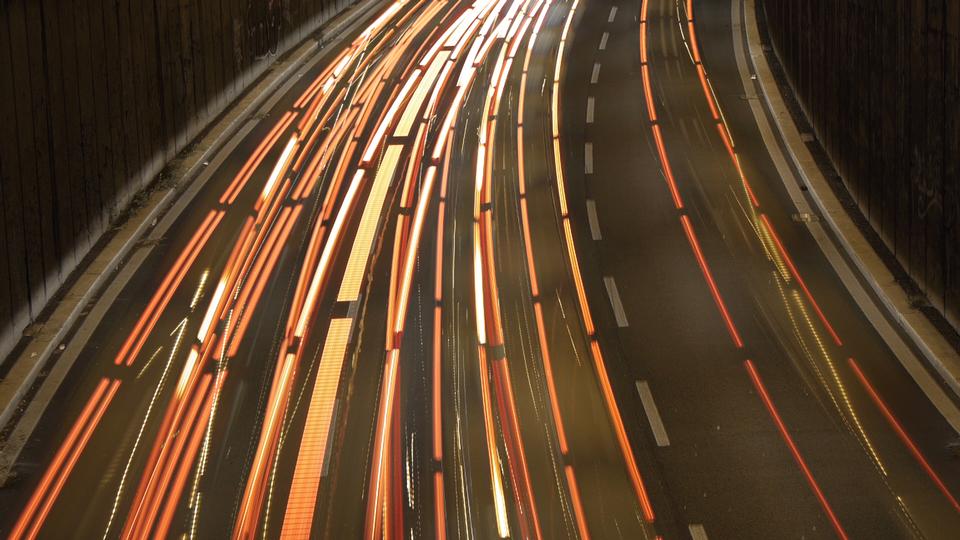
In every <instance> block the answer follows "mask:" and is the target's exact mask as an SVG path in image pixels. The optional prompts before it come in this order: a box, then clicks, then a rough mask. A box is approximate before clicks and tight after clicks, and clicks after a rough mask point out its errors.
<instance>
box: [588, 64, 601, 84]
mask: <svg viewBox="0 0 960 540" xmlns="http://www.w3.org/2000/svg"><path fill="white" fill-rule="evenodd" d="M598 80H600V64H599V63H594V64H593V74H591V75H590V84H597V81H598Z"/></svg>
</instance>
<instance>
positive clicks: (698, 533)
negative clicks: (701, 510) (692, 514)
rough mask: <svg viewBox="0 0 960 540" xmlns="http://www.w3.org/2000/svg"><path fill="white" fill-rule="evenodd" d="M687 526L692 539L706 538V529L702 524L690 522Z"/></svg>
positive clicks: (705, 539) (702, 539) (704, 539)
mask: <svg viewBox="0 0 960 540" xmlns="http://www.w3.org/2000/svg"><path fill="white" fill-rule="evenodd" d="M687 528H688V529H690V538H693V540H707V530H706V529H704V528H703V525H700V524H699V523H691V524H690V526H689V527H687Z"/></svg>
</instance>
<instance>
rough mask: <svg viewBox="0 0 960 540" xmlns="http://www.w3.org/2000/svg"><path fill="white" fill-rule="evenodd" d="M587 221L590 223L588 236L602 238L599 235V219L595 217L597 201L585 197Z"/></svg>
mask: <svg viewBox="0 0 960 540" xmlns="http://www.w3.org/2000/svg"><path fill="white" fill-rule="evenodd" d="M587 221H588V222H589V223H590V237H591V238H593V239H594V240H602V237H601V236H600V220H599V219H597V203H595V202H593V200H591V199H587Z"/></svg>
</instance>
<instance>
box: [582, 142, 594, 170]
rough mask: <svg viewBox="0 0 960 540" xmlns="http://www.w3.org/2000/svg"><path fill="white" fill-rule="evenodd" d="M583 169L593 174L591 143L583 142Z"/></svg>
mask: <svg viewBox="0 0 960 540" xmlns="http://www.w3.org/2000/svg"><path fill="white" fill-rule="evenodd" d="M583 171H584V172H585V173H587V174H593V143H583Z"/></svg>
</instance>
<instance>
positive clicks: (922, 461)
mask: <svg viewBox="0 0 960 540" xmlns="http://www.w3.org/2000/svg"><path fill="white" fill-rule="evenodd" d="M847 361H848V362H849V363H850V368H851V369H852V370H853V373H854V374H855V375H856V376H857V379H858V380H859V381H860V384H861V385H863V389H864V390H866V391H867V394H869V395H870V399H871V400H873V403H874V405H876V406H877V408H878V409H880V412H881V413H882V414H883V418H884V419H885V420H886V421H887V423H888V424H890V427H891V428H893V431H894V432H895V433H896V434H897V437H899V438H900V441H901V442H903V444H904V446H906V447H907V450H909V451H910V455H912V456H913V458H914V459H916V460H917V463H918V464H919V465H920V467H921V468H922V469H923V472H925V473H927V476H929V477H930V480H932V481H933V483H934V484H935V485H936V486H937V489H939V490H940V493H942V494H943V496H944V497H946V499H947V501H948V502H949V503H950V506H952V507H953V509H954V510H955V511H956V512H958V513H960V503H958V502H957V499H956V498H954V496H953V494H952V493H950V489H949V488H947V485H946V484H944V483H943V480H941V479H940V476H939V475H938V474H937V472H936V471H934V470H933V467H931V466H930V463H929V462H928V461H927V458H925V457H924V455H923V452H921V451H920V449H919V448H917V445H916V444H914V442H913V439H911V438H910V435H909V434H907V431H906V430H905V429H903V426H902V425H900V421H899V420H897V417H896V416H894V415H893V412H891V411H890V408H889V407H888V406H887V404H886V403H885V402H884V401H883V398H881V397H880V394H878V393H877V391H876V389H875V388H874V387H873V385H872V384H870V381H869V380H868V379H867V376H866V375H865V374H864V373H863V371H862V370H861V369H860V366H859V365H858V364H857V361H856V360H854V359H853V358H848V359H847Z"/></svg>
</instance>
